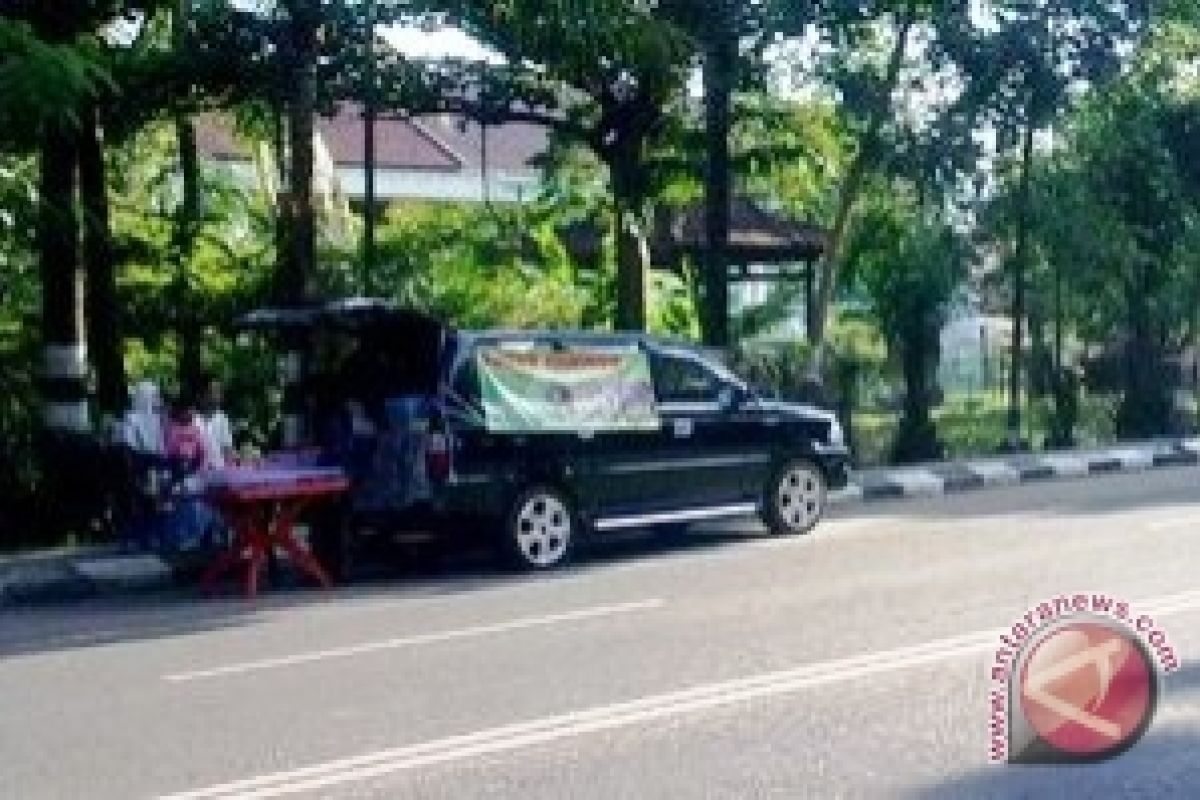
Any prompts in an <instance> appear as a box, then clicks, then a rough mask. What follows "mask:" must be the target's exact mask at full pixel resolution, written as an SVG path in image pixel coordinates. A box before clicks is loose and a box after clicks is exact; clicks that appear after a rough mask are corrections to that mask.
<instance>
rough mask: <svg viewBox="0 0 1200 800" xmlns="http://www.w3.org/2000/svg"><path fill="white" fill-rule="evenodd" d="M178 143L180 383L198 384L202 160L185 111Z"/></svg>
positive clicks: (177, 330)
mask: <svg viewBox="0 0 1200 800" xmlns="http://www.w3.org/2000/svg"><path fill="white" fill-rule="evenodd" d="M175 137H176V140H177V142H178V145H179V171H180V175H181V176H182V183H183V193H182V198H181V201H180V205H179V208H178V209H177V210H176V218H175V257H176V259H177V262H176V265H175V266H176V273H175V285H174V287H173V290H174V294H175V335H176V337H177V338H178V340H179V363H178V369H179V384H180V386H181V387H184V388H185V390H191V389H194V388H196V384H197V382H198V381H199V379H200V374H201V372H202V371H203V364H202V359H201V352H202V345H203V342H202V341H201V339H202V337H203V325H202V324H201V320H200V318H199V316H198V310H197V309H196V308H194V305H195V304H194V303H193V302H192V297H191V294H192V291H191V277H190V274H189V266H190V264H191V259H192V254H193V253H194V252H195V247H196V235H197V233H198V232H199V229H200V213H201V212H200V192H201V186H200V164H199V160H198V156H197V153H196V131H195V128H194V126H193V125H192V121H191V120H190V119H189V118H188V117H187V116H186V115H184V114H178V115H176V117H175Z"/></svg>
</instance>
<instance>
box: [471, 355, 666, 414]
mask: <svg viewBox="0 0 1200 800" xmlns="http://www.w3.org/2000/svg"><path fill="white" fill-rule="evenodd" d="M476 361H477V367H478V370H479V383H480V389H481V392H480V394H481V397H482V400H483V407H484V414H485V417H486V421H487V428H488V430H490V431H504V432H512V433H573V432H577V431H656V430H658V429H659V427H660V422H659V417H658V407H657V406H656V405H655V402H654V383H653V381H652V379H651V377H650V363H649V361H648V360H647V358H646V354H645V353H643V352H642V351H641V350H639V349H637V348H615V347H614V348H599V347H596V348H586V349H585V348H576V349H570V350H551V349H548V348H531V349H521V350H517V349H511V348H504V347H481V348H479V350H478V351H477V355H476Z"/></svg>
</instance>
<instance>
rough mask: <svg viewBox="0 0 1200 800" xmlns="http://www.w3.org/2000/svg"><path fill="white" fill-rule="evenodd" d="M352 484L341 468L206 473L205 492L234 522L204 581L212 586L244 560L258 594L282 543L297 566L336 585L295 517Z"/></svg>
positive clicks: (249, 585) (250, 588) (251, 591)
mask: <svg viewBox="0 0 1200 800" xmlns="http://www.w3.org/2000/svg"><path fill="white" fill-rule="evenodd" d="M349 488H350V481H349V479H348V478H347V477H346V475H345V473H343V472H342V471H341V470H338V469H318V468H309V467H269V468H232V469H227V470H219V471H217V472H214V473H212V474H211V475H209V476H206V478H205V487H204V497H205V499H206V500H207V501H208V502H209V503H211V504H212V505H213V506H214V507H215V508H216V509H217V510H219V511H220V512H221V515H222V516H223V517H224V518H225V520H226V522H227V523H228V524H229V527H230V529H231V530H232V532H233V546H232V547H231V548H230V549H229V550H227V551H225V552H223V553H221V555H220V556H219V557H218V558H217V560H216V561H214V562H213V564H212V565H211V566H210V567H209V568H208V570H207V571H205V573H204V576H203V578H202V579H201V585H202V586H204V587H205V588H206V589H210V588H211V587H212V586H213V584H215V583H216V581H217V580H218V579H219V578H221V576H223V575H225V574H226V573H227V572H229V571H230V570H232V569H234V568H235V567H237V566H239V565H240V564H243V563H244V564H245V567H246V595H247V596H248V597H254V596H255V595H256V594H257V593H258V579H259V575H260V573H261V572H262V569H263V567H264V565H265V564H266V563H267V559H268V558H269V556H270V554H271V552H272V551H273V550H274V549H275V548H276V547H278V548H279V549H281V550H283V551H284V552H285V553H287V554H288V557H289V558H290V559H291V561H292V563H293V564H295V565H296V567H297V569H299V570H301V571H302V572H304V573H305V574H307V575H309V576H311V577H312V578H314V579H315V580H316V581H317V582H318V583H319V584H320V585H321V586H323V587H325V588H329V587H330V586H332V585H333V582H332V581H331V580H330V579H329V574H328V573H326V572H325V569H324V568H323V567H322V566H321V564H320V562H318V561H317V559H316V557H314V556H313V554H312V551H311V550H309V549H308V547H306V546H305V545H304V544H302V543H301V542H300V541H299V540H297V539H296V535H295V527H296V521H297V519H298V518H299V516H300V514H301V513H303V512H304V511H305V509H307V508H308V507H309V506H311V505H312V504H313V503H316V502H320V501H328V500H332V499H333V498H335V497H337V496H339V495H341V494H344V493H345V492H346V491H347V490H348V489H349Z"/></svg>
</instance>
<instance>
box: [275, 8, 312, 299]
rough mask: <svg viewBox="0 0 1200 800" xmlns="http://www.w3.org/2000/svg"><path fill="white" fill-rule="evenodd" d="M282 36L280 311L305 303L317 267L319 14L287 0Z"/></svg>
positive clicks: (278, 286)
mask: <svg viewBox="0 0 1200 800" xmlns="http://www.w3.org/2000/svg"><path fill="white" fill-rule="evenodd" d="M287 5H288V8H289V11H290V14H291V19H290V24H289V26H288V31H289V34H290V37H291V41H290V42H289V50H290V53H291V56H292V74H291V76H290V78H291V79H292V80H293V81H294V82H295V86H294V90H293V94H292V98H291V102H290V104H289V107H288V126H287V128H288V145H289V150H290V153H289V162H288V192H287V197H286V202H285V204H284V207H283V208H281V209H280V211H281V214H280V218H281V220H282V221H283V222H284V224H285V226H286V228H285V230H286V235H285V241H286V249H285V251H284V252H283V253H281V254H280V256H281V259H280V264H279V272H278V274H277V276H276V277H277V282H276V296H277V299H278V300H279V302H281V303H283V304H285V305H294V304H298V303H302V302H304V301H305V300H308V299H311V295H312V291H311V289H312V281H313V278H314V273H315V269H316V262H317V223H316V210H315V207H314V204H313V131H314V126H315V119H314V118H315V115H316V105H317V27H318V23H319V21H320V17H319V15H320V8H319V7H318V5H317V4H315V3H313V2H312V0H291V2H289V3H288V4H287Z"/></svg>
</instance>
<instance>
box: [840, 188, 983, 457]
mask: <svg viewBox="0 0 1200 800" xmlns="http://www.w3.org/2000/svg"><path fill="white" fill-rule="evenodd" d="M869 198H870V199H869V200H868V202H866V203H865V205H864V209H863V219H862V224H861V225H859V226H858V228H857V230H858V233H857V234H856V236H855V237H854V239H853V240H852V243H851V245H850V247H849V249H848V251H847V262H846V263H847V265H848V266H849V267H850V268H851V271H852V273H853V275H854V277H855V279H856V280H857V281H858V282H860V283H861V285H862V286H863V288H864V289H865V290H866V294H867V296H868V297H870V299H871V305H872V311H873V314H874V317H875V318H876V320H877V321H878V323H879V326H880V328H881V329H882V331H883V334H884V338H885V340H886V341H887V344H888V350H889V352H890V353H891V355H892V357H893V358H895V360H896V361H897V362H898V363H899V366H900V373H901V375H902V376H903V379H904V406H903V411H902V414H901V419H900V427H899V430H898V432H897V434H896V439H895V441H894V442H893V444H892V459H893V460H894V461H896V462H897V463H905V462H915V461H923V460H933V459H937V458H941V457H942V455H943V449H942V445H941V443H940V442H939V441H938V436H937V430H936V428H935V427H934V424H933V419H932V415H931V410H932V407H933V404H934V401H935V399H936V397H937V384H936V379H937V368H938V361H939V358H940V355H941V331H942V327H943V325H944V324H945V322H946V319H947V314H948V311H949V308H950V303H951V301H952V300H953V298H954V296H955V293H956V292H957V290H958V289H959V288H960V287H961V286H962V282H963V281H964V280H965V278H966V275H967V264H968V261H969V247H968V245H967V242H966V241H965V240H964V238H963V237H962V235H961V234H959V233H958V232H957V231H956V230H955V229H954V228H953V227H952V226H951V225H949V224H948V223H947V222H946V221H945V220H944V219H942V216H941V213H940V212H939V211H937V210H936V209H935V208H931V207H928V206H926V207H922V206H920V205H919V204H918V202H917V199H916V197H915V193H914V192H913V191H912V188H911V187H910V186H905V185H904V184H903V183H899V182H891V183H886V184H881V185H878V187H877V188H876V189H875V190H874V191H872V192H871V194H870V195H869Z"/></svg>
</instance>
